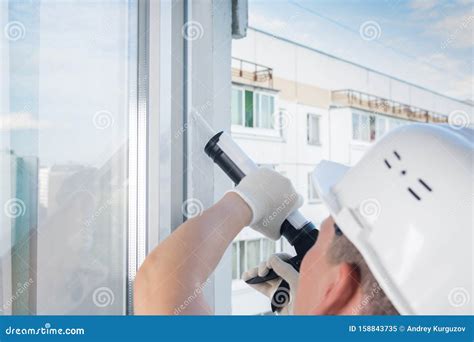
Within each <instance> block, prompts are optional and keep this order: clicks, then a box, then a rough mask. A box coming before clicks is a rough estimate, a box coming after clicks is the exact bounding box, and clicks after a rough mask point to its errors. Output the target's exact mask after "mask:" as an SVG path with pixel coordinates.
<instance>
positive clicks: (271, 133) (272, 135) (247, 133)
mask: <svg viewBox="0 0 474 342" xmlns="http://www.w3.org/2000/svg"><path fill="white" fill-rule="evenodd" d="M231 133H232V136H233V137H236V138H246V139H254V140H265V141H274V142H284V141H285V139H283V137H282V136H281V134H280V131H278V130H276V129H266V128H250V127H243V126H239V125H232V127H231Z"/></svg>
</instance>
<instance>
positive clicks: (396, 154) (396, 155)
mask: <svg viewBox="0 0 474 342" xmlns="http://www.w3.org/2000/svg"><path fill="white" fill-rule="evenodd" d="M393 154H394V155H395V157H397V159H398V160H401V159H402V158H401V157H400V155H399V154H398V152H397V151H393Z"/></svg>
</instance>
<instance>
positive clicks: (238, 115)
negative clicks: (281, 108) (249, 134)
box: [232, 87, 275, 129]
mask: <svg viewBox="0 0 474 342" xmlns="http://www.w3.org/2000/svg"><path fill="white" fill-rule="evenodd" d="M274 112H275V96H274V95H271V94H267V93H264V92H261V91H253V90H248V89H243V88H238V87H233V88H232V124H233V125H238V126H244V127H250V128H264V129H274V128H275V124H274V122H275V117H274Z"/></svg>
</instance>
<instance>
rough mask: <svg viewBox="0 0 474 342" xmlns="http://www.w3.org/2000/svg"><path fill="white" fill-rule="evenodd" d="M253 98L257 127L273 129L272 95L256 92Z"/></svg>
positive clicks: (273, 104) (273, 102) (273, 103)
mask: <svg viewBox="0 0 474 342" xmlns="http://www.w3.org/2000/svg"><path fill="white" fill-rule="evenodd" d="M255 99H256V106H255V114H256V117H257V127H259V128H267V129H273V127H274V125H273V120H274V119H273V112H274V111H275V109H274V106H275V101H274V97H273V96H271V95H265V94H260V93H256V94H255Z"/></svg>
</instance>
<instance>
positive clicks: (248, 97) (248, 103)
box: [245, 90, 254, 127]
mask: <svg viewBox="0 0 474 342" xmlns="http://www.w3.org/2000/svg"><path fill="white" fill-rule="evenodd" d="M245 126H246V127H253V126H254V121H253V92H252V91H250V90H246V91H245Z"/></svg>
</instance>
